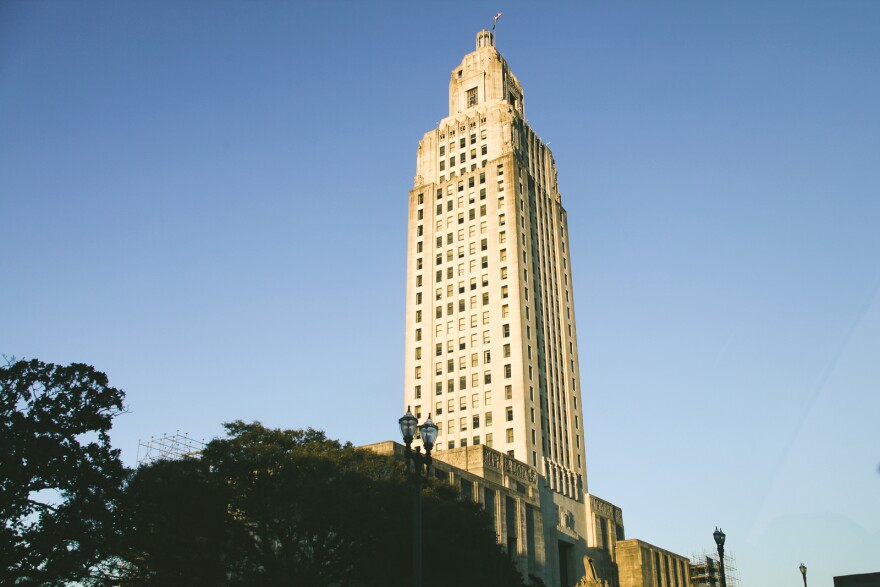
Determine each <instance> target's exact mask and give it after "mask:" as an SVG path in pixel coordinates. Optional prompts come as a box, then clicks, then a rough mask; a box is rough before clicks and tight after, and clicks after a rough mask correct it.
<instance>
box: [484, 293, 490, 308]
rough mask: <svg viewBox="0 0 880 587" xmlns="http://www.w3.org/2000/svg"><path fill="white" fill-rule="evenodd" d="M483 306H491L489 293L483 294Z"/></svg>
mask: <svg viewBox="0 0 880 587" xmlns="http://www.w3.org/2000/svg"><path fill="white" fill-rule="evenodd" d="M483 305H484V306H488V305H489V292H483Z"/></svg>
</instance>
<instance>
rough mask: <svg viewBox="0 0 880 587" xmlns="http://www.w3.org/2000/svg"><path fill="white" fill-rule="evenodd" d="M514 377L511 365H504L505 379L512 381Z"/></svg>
mask: <svg viewBox="0 0 880 587" xmlns="http://www.w3.org/2000/svg"><path fill="white" fill-rule="evenodd" d="M511 376H512V369H511V367H510V365H504V378H505V379H510V378H511Z"/></svg>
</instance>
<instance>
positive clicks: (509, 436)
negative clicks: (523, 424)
mask: <svg viewBox="0 0 880 587" xmlns="http://www.w3.org/2000/svg"><path fill="white" fill-rule="evenodd" d="M507 442H513V428H508V429H507ZM508 454H509V453H508Z"/></svg>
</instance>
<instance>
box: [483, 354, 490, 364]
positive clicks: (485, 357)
mask: <svg viewBox="0 0 880 587" xmlns="http://www.w3.org/2000/svg"><path fill="white" fill-rule="evenodd" d="M491 362H492V351H483V364H484V365H488V364H489V363H491Z"/></svg>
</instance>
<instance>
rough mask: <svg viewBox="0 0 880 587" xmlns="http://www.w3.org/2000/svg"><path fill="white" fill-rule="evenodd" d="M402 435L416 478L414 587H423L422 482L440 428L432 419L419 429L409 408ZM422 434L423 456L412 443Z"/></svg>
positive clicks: (429, 467) (429, 464)
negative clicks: (417, 435) (417, 433)
mask: <svg viewBox="0 0 880 587" xmlns="http://www.w3.org/2000/svg"><path fill="white" fill-rule="evenodd" d="M398 423H399V424H400V434H401V436H403V444H404V445H405V448H404V451H403V454H404V456H405V457H406V460H407V467H409V464H410V463H411V464H412V465H413V469H414V471H415V474H414V475H413V481H414V483H413V486H414V488H415V494H414V495H413V567H412V571H413V580H412V584H413V587H422V479H423V475H424V477H425V478H427V476H428V473H429V472H430V470H431V460H432V459H431V449H433V448H434V441H435V440H437V425H436V424H434V422H432V421H431V415H430V414H428V419H427V420H425V423H424V424H422V425H421V426H419V425H418V424H419V421H418V420H417V419H416V417H415V416H413V415H412V412H410V410H409V408H407V409H406V414H404V415H403V417H402V418H400V420H398ZM416 429H418V430H419V432H420V434H419V436H420V437H421V440H422V446H424V447H425V453H424V454H422V450H421V448H420V447H418V446H417V447H416V449H415V450H413V449H412V441H413V438H414V437H415V434H416Z"/></svg>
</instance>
